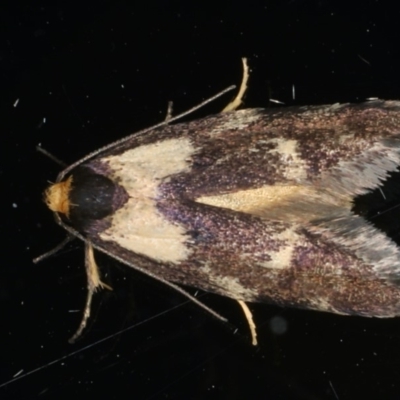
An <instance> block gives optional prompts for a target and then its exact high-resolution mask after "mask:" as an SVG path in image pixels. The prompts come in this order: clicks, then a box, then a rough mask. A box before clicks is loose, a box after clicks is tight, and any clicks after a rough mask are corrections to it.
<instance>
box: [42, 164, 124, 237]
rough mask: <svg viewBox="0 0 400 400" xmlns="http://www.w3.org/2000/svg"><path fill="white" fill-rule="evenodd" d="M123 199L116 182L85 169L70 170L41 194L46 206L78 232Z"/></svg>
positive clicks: (122, 192) (115, 207)
mask: <svg viewBox="0 0 400 400" xmlns="http://www.w3.org/2000/svg"><path fill="white" fill-rule="evenodd" d="M126 197H127V195H126V193H125V191H124V189H123V188H122V187H120V186H119V185H118V184H117V183H115V182H114V181H112V180H111V179H110V178H108V177H107V176H105V175H102V174H99V173H96V172H95V171H93V170H92V169H91V168H88V167H78V168H76V169H74V170H73V171H72V173H71V175H69V176H68V177H67V178H66V179H65V180H64V181H62V182H58V183H55V184H53V185H51V186H50V187H49V188H48V189H47V190H46V192H45V202H46V204H47V206H48V207H49V208H50V209H51V210H52V211H54V212H57V213H58V214H60V216H61V217H62V218H63V219H65V220H66V221H67V222H68V223H69V224H70V225H72V226H73V227H75V228H77V229H78V230H82V229H85V227H87V226H88V225H90V222H91V221H94V220H100V219H103V218H105V217H107V216H109V215H111V214H113V213H114V212H115V210H116V209H118V208H119V207H121V206H122V205H123V204H124V203H125V202H126V200H127V198H126Z"/></svg>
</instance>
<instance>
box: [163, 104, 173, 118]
mask: <svg viewBox="0 0 400 400" xmlns="http://www.w3.org/2000/svg"><path fill="white" fill-rule="evenodd" d="M173 107H174V102H173V101H169V102H168V106H167V113H166V114H165V120H164V121H166V122H167V121H169V120H170V119H171V118H172V109H173Z"/></svg>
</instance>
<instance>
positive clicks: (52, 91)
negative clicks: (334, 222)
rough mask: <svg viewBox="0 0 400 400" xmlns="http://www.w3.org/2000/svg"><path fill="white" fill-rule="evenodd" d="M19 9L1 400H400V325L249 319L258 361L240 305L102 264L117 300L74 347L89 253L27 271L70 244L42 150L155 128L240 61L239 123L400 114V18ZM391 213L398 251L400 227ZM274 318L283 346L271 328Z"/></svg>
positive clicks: (373, 5) (333, 10)
mask: <svg viewBox="0 0 400 400" xmlns="http://www.w3.org/2000/svg"><path fill="white" fill-rule="evenodd" d="M28 3H31V5H24V4H23V3H22V2H21V1H19V2H18V1H16V2H13V3H12V4H11V2H10V3H9V4H8V3H7V2H2V3H1V5H0V29H1V34H0V74H1V81H0V82H1V88H0V102H1V103H0V106H1V114H0V128H1V137H0V140H1V146H0V152H1V154H0V156H1V157H0V177H1V195H2V199H3V204H2V208H1V210H2V215H1V227H2V232H3V235H2V237H1V250H2V252H1V253H2V261H1V266H0V307H1V308H0V310H1V311H0V318H1V329H0V354H1V359H0V385H1V384H2V386H1V387H0V398H1V399H14V398H43V399H53V398H57V399H59V398H71V396H74V397H75V398H85V399H86V398H92V397H93V396H94V395H96V396H100V398H108V399H121V398H134V399H340V400H344V399H356V398H357V399H358V398H362V399H377V398H380V399H398V398H400V345H399V343H400V322H399V320H397V319H392V320H374V319H364V318H356V317H342V316H336V315H330V314H324V313H318V312H311V311H301V310H290V309H282V308H278V307H275V306H270V305H254V306H251V308H252V310H253V312H254V317H255V320H256V322H257V325H258V332H259V342H260V344H259V346H258V347H256V348H254V347H252V346H251V344H250V338H249V334H248V328H247V325H246V322H245V321H244V318H243V316H242V314H241V311H240V309H239V307H238V305H237V304H236V303H235V302H233V301H231V300H229V299H223V298H220V297H218V296H213V295H210V294H201V293H199V296H201V297H200V298H201V300H202V301H204V302H205V303H206V304H207V305H209V306H211V307H212V308H213V309H215V310H216V311H217V312H219V313H221V314H223V315H225V316H226V317H228V318H229V321H230V324H223V323H221V322H219V321H217V320H215V319H214V318H213V317H211V316H210V315H208V314H206V313H205V312H204V311H203V310H201V309H199V308H198V307H197V306H196V305H193V304H191V303H189V302H187V301H186V299H185V298H183V297H182V296H181V295H179V294H178V293H175V292H173V291H171V290H170V289H169V288H167V287H164V286H162V285H161V284H159V283H157V282H153V281H152V280H150V279H148V278H146V277H143V276H142V275H140V274H139V273H136V272H135V271H134V270H132V269H130V268H128V267H125V266H123V265H120V264H119V263H117V262H116V261H114V260H112V259H110V258H108V257H104V256H101V255H99V256H98V257H97V261H98V264H99V265H100V266H101V269H102V271H103V275H105V280H106V281H107V282H108V283H109V284H110V285H111V286H112V287H113V288H114V291H113V292H107V291H103V292H102V293H100V294H98V295H96V299H95V300H96V301H95V305H94V309H93V318H92V319H91V322H90V324H89V327H88V329H87V330H86V331H85V333H84V336H83V337H82V338H81V340H80V341H78V342H77V343H76V344H74V345H70V344H68V342H67V340H68V338H69V337H70V336H71V335H72V333H73V332H74V329H76V327H77V326H78V324H79V320H80V316H81V314H80V312H77V310H78V311H79V310H82V307H83V304H84V298H85V272H84V267H83V246H82V244H81V243H79V242H78V241H74V242H73V243H72V244H70V245H69V246H67V248H65V249H64V250H62V251H61V252H60V253H59V254H58V255H57V256H54V257H52V258H50V259H48V260H46V261H43V262H42V263H41V264H39V265H34V264H33V263H32V261H31V260H32V258H33V257H35V256H37V255H40V254H41V253H43V252H45V251H47V250H49V249H50V248H52V247H53V246H55V245H56V244H57V243H58V242H59V241H60V240H61V239H63V237H64V233H63V231H62V230H61V229H60V228H59V227H58V226H56V225H55V224H54V222H53V218H52V215H51V213H50V212H49V211H48V210H47V209H46V207H45V205H44V204H43V202H42V200H41V196H42V195H41V193H42V191H43V189H44V188H45V187H46V185H47V183H48V182H49V181H51V180H54V179H55V177H56V174H57V173H58V171H59V169H60V168H59V166H58V165H56V164H54V163H53V162H52V161H51V160H49V159H47V158H46V157H44V156H43V155H41V154H40V153H38V152H37V151H36V150H35V147H36V146H37V145H38V144H41V145H42V146H43V147H44V148H46V149H47V150H49V151H50V152H52V153H54V154H55V155H56V156H58V157H59V158H61V159H63V160H64V161H65V162H67V163H71V162H72V161H75V160H76V159H77V158H79V157H81V156H83V155H85V154H86V153H88V152H90V151H92V150H94V149H96V148H97V147H99V146H101V145H104V144H107V143H109V142H111V141H113V140H116V139H118V138H121V137H123V136H124V135H127V134H129V133H131V132H133V131H136V130H139V129H141V128H144V127H146V126H149V125H151V124H154V123H157V122H159V121H160V120H162V119H163V118H164V115H165V111H166V105H167V102H168V100H173V101H174V107H175V113H177V112H179V111H183V110H185V109H187V108H189V107H191V106H193V105H195V104H197V103H199V102H200V101H202V100H204V99H205V98H207V97H209V96H211V95H213V94H215V93H216V92H218V91H219V90H221V89H223V88H224V87H226V86H228V85H230V84H233V83H239V82H240V79H241V63H240V58H241V57H243V56H246V57H248V58H249V63H250V66H251V69H252V73H251V81H250V88H249V91H248V94H247V97H246V103H245V106H246V107H255V106H257V107H270V106H271V107H277V105H276V104H274V103H271V102H270V101H269V99H270V98H272V99H277V100H280V101H282V102H284V103H285V104H286V105H306V104H324V103H334V102H350V101H356V102H357V101H363V100H364V99H366V98H368V97H380V98H387V99H396V98H397V99H399V98H400V78H399V73H400V59H399V49H400V33H399V17H400V12H399V11H398V10H397V8H398V5H397V2H394V1H368V0H363V1H361V0H358V1H352V2H350V1H337V0H336V1H331V2H330V1H323V0H321V1H317V0H315V1H312V0H308V1H307V0H282V1H279V0H274V1H264V2H235V4H233V3H234V2H228V1H226V2H222V1H220V2H218V1H217V2H213V3H214V4H210V5H207V4H206V2H190V1H187V0H186V1H159V2H155V1H147V2H146V3H140V4H135V2H134V1H105V0H103V1H102V0H100V1H97V2H96V3H93V4H91V3H89V2H84V1H82V2H79V3H78V2H66V1H51V2H50V1H49V2H47V3H46V2H44V1H35V2H33V1H31V2H28ZM293 85H294V87H295V98H293V95H292V88H293ZM229 99H230V96H229V95H228V96H227V97H226V98H224V99H221V100H218V101H217V102H215V103H213V104H212V105H209V106H207V107H206V109H203V110H202V111H200V112H199V113H197V114H196V115H195V116H192V118H194V117H196V116H202V115H207V114H208V113H213V112H218V111H219V110H220V109H221V108H222V107H223V106H224V105H225V104H226V102H227V101H228V100H229ZM280 107H282V106H280ZM385 190H386V189H385ZM387 190H388V192H385V193H389V191H390V190H391V189H390V188H389V189H387ZM395 192H396V188H394V189H393V193H395ZM399 202H400V201H399ZM371 206H375V204H374V205H371ZM382 207H385V205H383V206H382ZM385 215H386V216H388V215H390V217H389V218H388V221H389V222H388V221H386V222H385V223H387V224H388V225H390V227H389V228H390V230H391V232H392V236H394V237H395V236H396V234H398V232H399V230H400V228H399V227H398V222H397V221H398V216H397V215H396V214H385ZM190 291H191V293H195V290H190ZM277 318H279V320H280V321H283V322H284V323H285V324H286V331H285V332H283V333H281V334H276V333H273V330H271V321H276V319H277ZM236 328H237V331H236ZM125 329H128V330H126V331H125V332H124V333H122V334H117V335H113V334H114V333H116V332H118V331H121V330H125ZM109 335H113V336H112V337H111V338H109V339H107V340H103V341H101V340H102V339H104V338H107V337H108V336H109ZM99 341H101V342H99ZM61 358H63V359H61ZM57 360H59V361H57ZM49 363H50V365H49ZM21 371H22V372H21ZM32 371H33V372H32ZM18 373H20V374H19V375H18V376H17V377H16V379H15V380H14V381H13V376H14V375H16V374H18ZM26 374H28V375H27V376H26ZM7 382H8V383H7Z"/></svg>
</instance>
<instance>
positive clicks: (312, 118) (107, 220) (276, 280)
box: [45, 100, 400, 335]
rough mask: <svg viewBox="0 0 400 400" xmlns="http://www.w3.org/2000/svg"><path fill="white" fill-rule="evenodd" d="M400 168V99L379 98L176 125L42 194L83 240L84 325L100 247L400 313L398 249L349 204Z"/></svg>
mask: <svg viewBox="0 0 400 400" xmlns="http://www.w3.org/2000/svg"><path fill="white" fill-rule="evenodd" d="M399 164H400V102H398V101H382V100H374V101H368V102H365V103H362V104H334V105H328V106H306V107H285V108H270V109H261V108H254V109H242V110H235V109H233V110H231V111H226V112H221V113H218V114H216V115H210V116H207V117H205V118H202V119H198V120H194V121H191V122H183V123H174V124H172V123H170V122H168V121H166V122H165V123H161V124H160V125H159V126H156V127H154V128H151V129H148V130H146V131H145V132H139V133H137V134H133V135H131V136H129V137H127V138H125V139H122V140H119V141H117V142H115V143H114V144H112V145H110V146H107V147H105V148H104V149H101V150H99V151H96V152H94V153H93V154H90V155H89V156H87V157H85V158H83V159H82V160H80V161H78V162H77V163H75V164H73V165H72V166H70V167H67V168H66V169H65V170H64V171H63V172H61V173H60V174H59V176H58V178H57V181H56V183H54V184H53V185H51V186H50V187H49V188H48V189H47V190H46V193H45V201H46V203H47V205H48V206H49V208H50V209H51V210H52V211H53V212H54V213H55V216H56V220H57V222H58V223H59V224H60V225H61V226H62V227H64V228H65V229H66V230H67V231H68V232H69V234H70V235H72V236H75V237H78V238H80V239H82V240H84V241H85V242H86V267H87V271H88V278H89V284H88V289H89V294H88V301H87V304H86V309H85V315H84V321H85V322H83V323H82V324H81V327H80V329H79V330H78V332H77V335H78V334H79V333H80V332H81V331H82V329H83V328H84V325H85V323H86V319H87V318H88V316H89V312H90V302H91V295H92V293H93V291H94V290H95V288H96V287H97V286H101V285H102V283H101V280H100V278H99V275H98V272H97V267H96V266H95V261H94V256H93V247H94V248H95V249H97V250H100V251H102V252H104V253H106V254H108V255H109V256H111V257H113V258H115V259H117V260H119V261H121V262H122V263H124V264H126V265H128V266H130V267H132V268H135V269H137V270H139V271H142V272H144V273H146V274H147V275H150V276H152V277H154V278H156V279H158V280H160V281H162V282H165V283H167V284H169V285H170V286H173V287H174V288H177V289H178V290H179V286H177V285H179V284H182V285H188V286H192V287H196V288H199V289H202V290H204V291H207V292H212V293H216V294H219V295H222V296H226V297H229V298H232V299H235V300H239V301H241V302H269V303H275V304H278V305H281V306H291V307H300V308H306V309H313V310H319V311H326V312H332V313H337V314H348V315H360V316H365V317H394V316H397V315H400V286H399V276H400V251H399V248H398V247H397V246H396V245H395V243H394V242H393V241H392V240H391V239H390V238H389V237H387V236H386V235H385V234H384V233H383V232H381V231H379V230H378V229H376V228H374V227H373V226H372V225H370V224H369V223H368V222H367V221H366V220H365V219H364V218H363V217H362V216H360V215H356V214H355V213H353V212H352V205H353V201H354V199H355V197H356V196H359V195H362V194H365V193H367V192H369V191H371V190H373V189H375V188H377V187H379V185H381V183H382V182H383V181H384V180H385V179H386V178H387V177H388V175H389V174H390V173H391V172H393V171H395V170H396V169H397V168H398V166H399ZM176 284H177V285H176ZM180 290H181V289H180Z"/></svg>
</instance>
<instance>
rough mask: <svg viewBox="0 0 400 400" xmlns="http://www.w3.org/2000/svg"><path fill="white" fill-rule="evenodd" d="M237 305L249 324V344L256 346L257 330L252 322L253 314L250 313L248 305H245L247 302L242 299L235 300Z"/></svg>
mask: <svg viewBox="0 0 400 400" xmlns="http://www.w3.org/2000/svg"><path fill="white" fill-rule="evenodd" d="M236 301H237V302H238V303H239V305H240V306H241V307H242V309H243V312H244V316H245V317H246V319H247V322H248V324H249V328H250V332H251V339H252V340H251V344H252V345H253V346H257V344H258V342H257V331H256V324H255V323H254V320H253V314H252V313H251V311H250V309H249V307H247V304H246V303H245V302H244V301H243V300H236Z"/></svg>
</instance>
